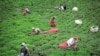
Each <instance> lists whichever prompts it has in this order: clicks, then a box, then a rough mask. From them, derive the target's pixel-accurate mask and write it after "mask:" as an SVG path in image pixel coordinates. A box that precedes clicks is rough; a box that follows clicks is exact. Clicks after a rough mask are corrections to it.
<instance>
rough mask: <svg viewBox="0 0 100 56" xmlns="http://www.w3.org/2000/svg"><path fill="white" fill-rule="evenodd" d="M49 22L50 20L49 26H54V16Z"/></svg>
mask: <svg viewBox="0 0 100 56" xmlns="http://www.w3.org/2000/svg"><path fill="white" fill-rule="evenodd" d="M49 22H50V26H51V27H56V25H55V17H52V18H51V19H50V21H49Z"/></svg>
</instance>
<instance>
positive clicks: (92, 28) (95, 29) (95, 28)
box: [90, 26, 99, 32]
mask: <svg viewBox="0 0 100 56" xmlns="http://www.w3.org/2000/svg"><path fill="white" fill-rule="evenodd" d="M90 31H91V32H98V31H99V27H98V26H91V27H90Z"/></svg>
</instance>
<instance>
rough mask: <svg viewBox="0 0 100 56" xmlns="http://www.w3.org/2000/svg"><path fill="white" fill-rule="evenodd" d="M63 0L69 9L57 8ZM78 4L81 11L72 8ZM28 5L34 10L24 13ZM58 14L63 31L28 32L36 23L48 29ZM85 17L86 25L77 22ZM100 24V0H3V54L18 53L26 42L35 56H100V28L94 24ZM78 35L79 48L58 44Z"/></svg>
mask: <svg viewBox="0 0 100 56" xmlns="http://www.w3.org/2000/svg"><path fill="white" fill-rule="evenodd" d="M60 3H66V4H67V10H65V11H61V10H57V9H54V7H55V6H57V5H59V4H60ZM74 6H76V7H78V9H79V10H78V11H77V12H73V11H72V8H73V7H74ZM25 7H28V8H29V9H30V11H31V14H27V15H26V16H23V15H22V12H23V9H24V8H25ZM51 17H55V18H56V19H55V21H56V25H57V28H59V32H57V33H52V34H40V35H32V36H28V35H27V33H28V32H30V31H32V27H39V28H40V29H42V30H47V29H49V28H51V27H50V25H49V20H50V18H51ZM75 19H81V20H82V21H83V24H82V25H76V24H75V23H74V20H75ZM93 25H97V26H99V27H100V0H0V56H18V54H19V50H20V48H21V43H22V42H25V43H26V44H27V47H28V48H29V51H30V53H31V56H100V31H98V32H96V33H92V32H90V31H89V29H90V27H91V26H93ZM73 36H78V37H79V38H80V39H81V40H80V41H79V42H78V43H77V50H64V49H60V48H58V44H59V43H61V42H63V41H66V40H68V39H69V38H71V37H73Z"/></svg>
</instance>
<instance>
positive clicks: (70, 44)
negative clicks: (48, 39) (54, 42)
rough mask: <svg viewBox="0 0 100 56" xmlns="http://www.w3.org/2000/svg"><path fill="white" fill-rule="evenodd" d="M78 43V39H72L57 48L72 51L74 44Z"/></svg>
mask: <svg viewBox="0 0 100 56" xmlns="http://www.w3.org/2000/svg"><path fill="white" fill-rule="evenodd" d="M77 42H78V37H73V38H70V39H69V40H67V41H66V42H63V43H60V44H59V48H65V49H74V48H76V43H77Z"/></svg>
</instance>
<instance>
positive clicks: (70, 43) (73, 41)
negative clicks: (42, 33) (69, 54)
mask: <svg viewBox="0 0 100 56" xmlns="http://www.w3.org/2000/svg"><path fill="white" fill-rule="evenodd" d="M74 43H75V40H74V38H70V39H69V40H68V41H67V44H68V47H71V46H72V45H73V44H74Z"/></svg>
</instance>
